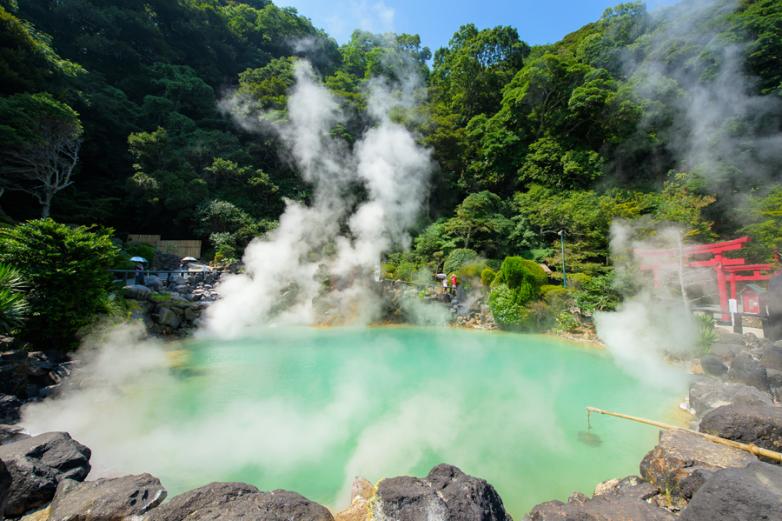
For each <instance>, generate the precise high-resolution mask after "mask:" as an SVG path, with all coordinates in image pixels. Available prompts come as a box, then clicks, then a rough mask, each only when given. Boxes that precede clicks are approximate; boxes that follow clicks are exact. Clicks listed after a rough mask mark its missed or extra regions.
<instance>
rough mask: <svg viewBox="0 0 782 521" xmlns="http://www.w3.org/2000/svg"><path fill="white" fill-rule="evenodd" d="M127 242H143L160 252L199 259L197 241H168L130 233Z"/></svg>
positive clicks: (157, 237)
mask: <svg viewBox="0 0 782 521" xmlns="http://www.w3.org/2000/svg"><path fill="white" fill-rule="evenodd" d="M128 241H132V242H143V243H144V244H149V245H150V246H154V247H155V248H156V249H158V250H160V251H162V252H165V253H170V254H172V255H176V256H178V257H195V258H196V259H200V258H201V241H198V240H181V241H168V240H162V239H161V238H160V235H142V234H137V233H131V234H129V235H128Z"/></svg>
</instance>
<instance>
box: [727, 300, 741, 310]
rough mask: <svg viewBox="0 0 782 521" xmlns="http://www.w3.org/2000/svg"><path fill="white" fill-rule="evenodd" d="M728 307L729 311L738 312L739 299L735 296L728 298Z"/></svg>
mask: <svg viewBox="0 0 782 521" xmlns="http://www.w3.org/2000/svg"><path fill="white" fill-rule="evenodd" d="M728 309H729V310H730V312H731V313H738V312H739V301H738V300H736V299H735V298H731V299H728Z"/></svg>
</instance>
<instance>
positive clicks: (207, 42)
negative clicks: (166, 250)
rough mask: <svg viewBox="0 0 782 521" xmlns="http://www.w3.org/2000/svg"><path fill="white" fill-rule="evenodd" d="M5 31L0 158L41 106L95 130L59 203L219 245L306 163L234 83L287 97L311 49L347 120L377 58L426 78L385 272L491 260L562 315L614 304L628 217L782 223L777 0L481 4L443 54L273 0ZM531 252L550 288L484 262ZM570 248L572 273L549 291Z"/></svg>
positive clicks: (724, 224)
mask: <svg viewBox="0 0 782 521" xmlns="http://www.w3.org/2000/svg"><path fill="white" fill-rule="evenodd" d="M305 14H306V13H305ZM0 38H2V42H3V46H2V50H1V51H0V77H2V79H3V81H2V82H0V83H1V84H2V87H0V115H1V116H2V121H1V122H0V137H2V138H3V139H2V147H3V150H2V153H3V159H2V165H1V166H0V168H4V169H5V170H4V172H5V173H8V172H10V170H9V168H12V167H13V166H14V165H13V161H9V157H10V156H9V153H11V154H16V155H19V153H20V152H22V153H23V154H22V155H23V156H25V157H31V156H33V155H34V152H33V150H32V149H33V148H35V147H38V149H37V150H43V149H44V148H45V147H44V145H45V144H46V142H47V141H46V139H44V138H45V136H46V135H47V134H46V132H45V131H44V130H42V129H44V128H47V127H46V126H45V125H44V126H41V124H40V123H41V121H45V118H42V117H35V115H36V114H39V115H40V114H43V113H46V111H47V110H48V111H49V112H50V113H51V112H52V111H55V112H57V113H59V114H61V115H64V116H67V117H65V119H67V120H68V121H70V123H69V125H70V126H69V127H68V128H70V129H71V131H72V132H71V134H72V136H73V137H74V138H76V139H78V140H83V143H82V146H81V150H80V151H79V157H78V159H79V161H78V163H77V164H76V167H75V171H74V177H73V179H72V181H73V183H72V185H69V186H67V187H63V188H62V189H61V190H60V191H58V192H57V196H56V197H55V198H54V201H53V203H52V215H53V216H54V217H55V218H56V219H58V220H60V221H63V222H70V223H75V224H92V223H96V222H97V223H100V224H102V225H105V226H112V227H114V228H116V229H118V230H120V231H122V232H134V233H138V232H149V233H162V234H163V235H166V236H167V238H201V239H204V240H207V241H208V244H209V245H210V246H211V248H212V250H213V252H214V253H215V254H216V256H217V258H218V259H220V260H230V259H235V258H238V257H240V256H241V252H242V250H243V248H244V247H245V246H246V244H247V243H248V242H249V241H250V240H251V239H252V238H253V237H254V236H257V235H259V234H262V233H264V232H266V231H268V230H270V229H272V228H273V227H274V226H275V221H276V219H277V218H278V217H279V215H280V212H281V211H282V209H283V208H284V200H285V199H286V198H289V199H294V200H306V199H307V198H308V197H309V196H310V186H309V185H308V184H307V183H305V182H303V181H302V180H301V179H300V178H299V177H298V176H297V172H296V171H295V167H294V166H293V165H292V162H291V161H290V160H289V158H288V157H287V156H286V155H285V154H280V153H279V151H280V149H281V148H282V147H281V145H280V142H279V138H278V137H275V136H274V135H272V134H268V133H267V134H262V135H258V134H255V133H252V132H250V131H249V130H247V128H244V127H242V126H239V125H237V124H236V123H235V122H233V121H232V120H231V119H230V117H229V116H228V114H227V112H228V110H229V108H230V107H231V103H233V102H235V101H236V100H237V99H238V100H244V101H247V102H248V103H249V106H252V107H253V110H257V111H263V113H264V115H265V117H266V118H272V119H274V118H280V119H283V118H285V117H286V115H287V114H286V111H287V106H286V103H287V96H288V93H289V91H290V89H291V87H292V86H293V84H294V73H293V70H294V67H293V65H294V63H295V60H296V59H298V58H306V59H309V60H310V61H311V62H312V63H313V65H314V67H315V69H316V71H317V73H318V74H319V75H320V76H321V77H322V79H323V82H324V84H325V85H326V86H327V87H328V88H329V89H330V90H331V91H332V93H333V94H334V95H335V97H336V99H337V100H338V101H339V102H340V103H341V105H342V107H343V109H344V112H345V115H346V117H345V118H344V120H342V121H341V122H340V123H339V124H337V125H336V126H335V128H333V129H332V134H333V135H334V136H335V137H338V138H342V139H344V141H345V142H346V143H347V145H351V144H352V143H354V142H355V141H356V139H358V138H359V137H360V136H361V134H362V132H363V131H364V130H365V129H366V128H367V125H368V124H369V123H370V121H371V119H370V117H369V116H368V114H367V111H366V108H367V106H366V105H367V101H366V92H367V85H368V83H369V81H370V80H371V79H372V78H374V77H378V76H379V77H384V78H386V79H400V78H407V77H410V76H411V75H412V74H415V75H417V76H418V77H419V78H420V80H421V83H420V84H419V85H417V87H415V89H414V93H415V96H416V97H417V99H418V101H419V102H420V104H419V107H418V108H417V109H416V111H414V112H411V113H408V114H395V117H396V118H397V119H399V121H401V122H403V123H405V124H406V125H407V126H409V127H410V128H411V129H412V130H413V131H414V132H415V133H416V136H417V137H418V139H419V140H420V142H421V143H422V144H424V145H426V146H428V147H430V149H431V151H432V156H433V158H434V160H435V163H436V168H435V171H434V172H433V175H432V182H431V189H432V194H431V197H430V198H429V200H428V201H429V204H428V208H426V209H425V210H426V211H425V212H424V215H425V216H426V218H425V219H422V221H421V222H420V227H419V229H418V230H417V233H416V236H415V237H414V240H413V247H412V249H411V250H410V251H407V252H401V251H400V252H391V253H390V254H389V255H388V257H387V259H386V261H387V262H386V264H385V265H384V272H385V273H386V274H387V275H389V276H393V277H398V278H402V279H405V280H409V281H412V280H413V279H416V278H420V276H421V274H422V273H424V274H425V273H427V272H428V273H439V272H442V271H445V272H447V273H452V272H453V273H456V274H458V276H459V277H461V278H465V279H470V280H475V281H476V283H477V281H478V280H479V279H480V280H481V281H482V282H481V283H482V285H483V286H485V287H486V288H487V290H488V286H490V285H492V286H493V289H492V291H491V295H492V297H491V298H492V299H493V308H494V309H497V311H498V313H499V315H500V316H501V317H502V318H500V322H504V323H507V324H511V325H514V327H515V326H519V327H522V326H523V327H526V325H524V324H529V323H532V322H534V323H537V324H538V325H540V323H541V322H540V321H541V318H540V317H542V316H543V315H544V312H546V311H547V312H549V314H554V315H557V316H559V315H560V314H561V315H562V318H561V320H560V319H557V320H558V325H557V326H556V327H563V328H568V327H570V326H571V325H572V324H569V325H568V324H566V322H567V321H568V320H569V319H567V318H566V315H567V313H569V311H568V310H570V309H578V310H579V313H581V314H582V315H583V316H589V315H591V313H592V312H594V311H599V310H601V309H610V308H611V307H612V306H614V305H615V304H616V301H617V299H618V294H617V293H616V292H615V287H614V282H613V278H612V273H611V268H610V259H609V240H610V229H611V225H612V223H614V222H616V221H618V220H625V221H633V222H634V223H636V225H637V227H638V228H640V230H641V232H642V234H646V235H653V234H654V233H655V230H657V229H659V227H660V226H661V225H669V224H672V225H675V226H678V227H681V228H683V229H684V230H685V232H686V234H687V235H688V237H689V238H691V239H693V240H714V239H718V238H733V237H735V236H737V235H738V234H741V233H747V234H750V235H751V236H752V237H753V238H754V239H755V240H754V242H753V243H752V247H751V249H750V250H749V252H748V255H747V256H748V257H749V258H750V259H751V260H758V261H760V260H769V259H770V258H771V254H772V251H773V250H774V249H776V248H779V247H780V243H782V233H780V232H779V229H780V225H782V217H780V215H781V212H782V210H780V208H782V192H780V189H779V188H778V185H779V182H780V175H782V174H780V172H782V144H780V139H779V136H780V133H782V102H780V96H782V72H780V71H782V0H741V1H739V2H734V1H732V0H709V1H707V2H698V3H697V5H694V4H692V3H688V2H682V3H681V4H680V5H674V6H671V7H669V8H666V9H663V10H662V11H661V12H660V13H657V14H650V13H649V12H648V11H647V9H646V8H645V6H644V5H643V4H642V3H638V2H632V3H623V4H619V5H617V6H616V7H614V8H611V9H608V10H606V12H605V13H604V14H603V16H602V17H601V18H600V19H599V20H596V21H595V22H593V23H590V24H587V25H586V26H584V27H582V28H581V29H579V30H578V31H576V32H574V33H572V34H569V35H567V36H565V37H564V38H563V39H562V40H561V41H559V42H556V43H554V44H551V45H544V46H535V47H530V46H529V45H528V44H527V43H525V42H524V39H523V38H524V35H523V34H519V32H518V31H517V30H516V29H515V28H512V27H508V26H499V27H493V28H485V29H479V28H478V27H476V26H475V25H473V24H466V25H464V26H462V27H459V28H456V31H455V33H454V34H453V37H452V38H451V40H450V41H449V43H448V45H447V46H446V47H444V48H442V49H437V50H435V52H434V54H432V52H431V51H430V50H429V49H428V48H426V47H424V46H422V42H421V40H420V38H419V37H418V36H417V35H410V34H384V35H379V34H371V33H368V32H365V31H356V32H355V33H354V34H353V35H352V38H351V39H350V41H348V42H347V43H345V44H344V45H341V46H338V45H337V43H336V42H335V41H334V40H333V39H331V38H330V37H329V36H328V35H326V34H325V33H324V32H323V31H321V30H319V29H317V28H315V27H313V26H312V24H311V22H310V21H309V20H308V19H307V18H305V17H304V16H301V15H300V14H299V13H297V12H296V11H295V10H294V9H291V8H280V7H277V6H276V5H274V4H273V3H272V2H271V1H270V0H150V1H146V2H141V3H135V2H120V1H117V0H101V1H98V0H57V1H54V0H35V1H29V2H28V1H25V2H18V1H14V0H0ZM231 94H236V96H231ZM36 106H37V107H38V108H36V109H35V110H33V108H34V107H36ZM250 115H257V114H250ZM61 119H62V118H61ZM36 125H38V126H37V127H36ZM245 127H246V125H245ZM48 128H51V125H50V126H49V127H48ZM36 136H37V137H36ZM3 179H4V180H5V182H6V184H5V185H0V197H1V198H0V204H2V206H3V211H4V212H5V213H7V214H8V215H9V216H10V217H11V218H14V219H17V220H24V219H27V218H32V217H36V216H37V215H39V214H40V210H39V206H40V205H38V204H36V202H37V201H36V198H37V199H39V200H40V197H38V194H36V193H35V192H30V190H28V191H27V192H20V191H11V189H13V188H19V186H15V185H14V183H10V182H9V180H10V179H11V177H9V176H8V175H5V176H4V177H3ZM22 184H24V183H22ZM3 188H5V191H4V192H3V191H2V189H3ZM26 188H29V182H27V184H26ZM361 196H362V194H361V192H360V191H358V193H357V194H356V197H357V199H358V198H360V197H361ZM42 204H43V203H42ZM2 215H3V213H2V212H0V217H2ZM560 232H561V233H562V234H563V236H564V250H565V259H562V254H561V245H560V242H559V241H560V237H561V235H560ZM519 256H521V257H524V258H527V259H532V260H534V261H536V262H542V263H545V264H546V265H548V266H549V267H550V268H552V270H554V273H553V274H552V275H551V277H550V279H551V280H550V281H548V282H551V283H552V284H549V285H550V286H552V288H549V289H550V291H540V290H539V289H537V288H539V287H540V286H541V285H543V283H544V282H546V281H538V280H537V279H536V281H535V282H534V283H533V282H531V281H528V282H525V283H520V285H517V286H511V285H509V284H508V283H507V282H501V280H505V277H507V276H509V275H510V273H506V271H507V270H503V269H500V270H499V272H498V275H496V276H492V270H496V269H497V268H500V263H501V262H502V259H506V258H517V257H519ZM563 260H565V262H566V264H567V267H568V271H569V272H570V273H571V274H572V275H570V276H569V282H571V286H572V288H569V289H570V290H569V291H565V292H562V291H554V289H553V287H554V286H555V283H557V282H559V281H561V280H562V273H561V266H562V263H563ZM509 262H510V264H508V266H507V268H508V269H510V265H511V264H514V263H516V261H509ZM503 265H504V264H503ZM519 269H520V268H519ZM529 270H532V271H534V269H533V268H531V267H530V268H529ZM511 271H512V270H511ZM514 280H515V279H514ZM513 284H515V282H513ZM538 297H540V300H538ZM533 304H534V305H533ZM536 306H537V307H536ZM545 306H548V308H545ZM544 308H545V309H544ZM525 317H526V318H525Z"/></svg>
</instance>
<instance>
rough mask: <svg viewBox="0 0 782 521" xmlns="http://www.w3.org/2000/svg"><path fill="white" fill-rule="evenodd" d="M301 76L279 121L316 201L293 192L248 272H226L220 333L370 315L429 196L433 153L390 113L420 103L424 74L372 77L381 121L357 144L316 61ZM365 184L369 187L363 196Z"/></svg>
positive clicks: (248, 124)
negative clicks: (390, 256)
mask: <svg viewBox="0 0 782 521" xmlns="http://www.w3.org/2000/svg"><path fill="white" fill-rule="evenodd" d="M295 76H296V86H295V88H294V90H293V92H292V93H291V95H290V97H289V101H288V115H289V118H288V122H286V123H281V124H280V123H277V124H274V128H276V129H277V130H278V131H279V133H280V136H281V137H282V139H283V141H284V142H285V143H286V144H287V145H288V146H289V147H290V151H291V153H292V156H293V158H294V160H295V162H296V164H297V166H298V167H299V170H300V171H301V173H302V176H303V177H304V179H305V180H306V181H308V182H310V183H312V185H313V187H314V197H313V201H312V203H311V204H310V205H309V206H307V205H305V204H302V203H299V202H295V201H288V202H287V206H286V209H285V212H284V213H283V215H282V217H281V218H280V224H279V227H278V228H277V229H276V230H274V231H273V232H271V233H270V234H269V235H268V236H267V237H265V238H258V239H256V240H254V241H253V242H252V243H251V244H250V245H249V246H248V248H247V250H246V251H245V254H244V262H245V267H246V272H245V273H244V274H241V275H234V276H228V277H226V280H225V281H224V282H223V283H222V285H221V295H222V296H223V298H222V300H220V301H219V302H217V303H216V304H215V305H213V306H211V307H210V308H209V310H208V320H207V330H208V332H209V333H212V334H216V335H219V336H223V337H226V336H235V335H237V334H239V333H240V332H241V331H242V330H244V329H246V328H247V327H251V326H254V325H259V324H267V323H270V322H273V323H276V324H312V323H315V322H319V321H323V320H326V321H328V320H329V318H330V317H331V318H335V317H337V318H340V319H341V318H344V317H349V319H351V320H352V322H354V323H367V322H369V321H370V320H372V319H373V318H375V317H376V316H377V314H378V311H379V307H380V303H379V302H378V300H377V299H376V298H374V296H373V293H372V291H371V289H370V287H369V285H368V283H367V282H368V281H369V280H370V279H371V278H372V275H373V274H374V273H376V272H377V271H378V270H379V268H380V259H381V255H382V254H383V252H385V251H387V250H388V249H389V248H391V247H392V246H395V245H397V246H402V247H405V246H407V245H408V244H409V241H410V238H409V235H408V233H407V232H408V230H409V229H410V228H411V227H412V226H413V224H414V223H415V221H416V219H417V217H418V215H419V211H420V209H421V207H422V205H423V201H424V198H425V196H426V190H427V184H428V178H429V172H430V170H431V158H430V153H429V151H428V150H425V149H423V148H421V147H420V146H419V145H418V144H417V143H416V140H415V138H414V136H413V135H412V134H411V133H410V132H409V131H408V130H407V129H406V128H405V127H404V126H402V125H401V124H399V123H396V122H394V121H393V120H392V119H391V116H390V114H391V111H392V110H395V109H398V108H399V107H403V108H410V107H412V105H413V103H414V95H413V94H414V90H415V88H416V81H415V79H412V80H407V81H406V83H403V84H396V85H389V84H388V83H386V82H383V81H381V80H373V81H372V82H370V85H369V89H368V112H369V115H370V116H371V117H372V118H373V120H374V126H372V127H371V128H370V129H369V130H367V131H366V133H365V134H364V135H363V136H362V138H361V139H360V140H359V141H358V142H357V143H356V144H355V145H354V146H353V147H352V148H351V147H349V146H348V145H347V144H346V143H345V142H344V141H341V140H338V139H335V138H334V137H332V136H331V130H332V129H333V128H334V126H335V125H336V124H337V123H340V122H342V121H343V120H344V116H343V114H342V112H341V110H340V106H339V104H338V103H337V101H336V100H335V99H334V97H333V96H332V95H331V93H330V92H329V91H328V90H327V89H326V88H325V87H323V86H322V85H320V84H319V83H318V80H317V78H316V75H315V73H314V71H313V69H312V67H311V66H310V64H309V63H308V62H306V61H299V62H297V63H296V65H295ZM400 76H401V77H405V78H411V76H410V75H409V74H406V75H400ZM224 107H226V108H228V109H230V110H231V111H232V115H234V116H235V118H236V119H237V120H238V121H239V122H240V124H242V125H243V126H244V127H245V128H263V127H265V128H269V126H270V125H272V124H271V123H270V122H268V120H264V119H263V118H262V119H261V120H257V119H255V120H252V119H249V117H248V116H249V114H250V113H251V111H250V110H248V107H247V106H246V101H243V100H241V99H232V100H228V101H227V102H226V103H225V104H224ZM357 187H360V188H362V189H363V190H364V191H365V192H366V200H364V201H363V202H360V203H357V202H356V197H355V195H354V194H355V192H356V188H357ZM327 283H331V284H332V287H326V284H327Z"/></svg>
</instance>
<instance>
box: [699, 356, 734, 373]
mask: <svg viewBox="0 0 782 521" xmlns="http://www.w3.org/2000/svg"><path fill="white" fill-rule="evenodd" d="M700 361H701V368H702V369H703V372H704V373H706V374H708V375H711V376H722V375H724V374H725V373H727V372H728V366H726V365H725V364H723V363H722V360H720V357H718V356H716V355H704V356H702V357H701V360H700Z"/></svg>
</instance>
